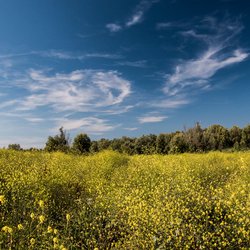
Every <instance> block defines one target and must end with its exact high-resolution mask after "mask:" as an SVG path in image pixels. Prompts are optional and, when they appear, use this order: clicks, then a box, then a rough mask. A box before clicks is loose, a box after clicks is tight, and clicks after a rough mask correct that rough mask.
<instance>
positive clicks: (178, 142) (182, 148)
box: [169, 132, 188, 154]
mask: <svg viewBox="0 0 250 250" xmlns="http://www.w3.org/2000/svg"><path fill="white" fill-rule="evenodd" d="M187 150H188V144H187V141H186V138H185V135H184V133H183V132H178V133H176V134H175V135H174V136H173V137H172V139H171V141H170V151H169V152H170V153H173V154H176V153H184V152H187Z"/></svg>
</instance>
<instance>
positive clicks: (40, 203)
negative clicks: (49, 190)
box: [38, 200, 44, 208]
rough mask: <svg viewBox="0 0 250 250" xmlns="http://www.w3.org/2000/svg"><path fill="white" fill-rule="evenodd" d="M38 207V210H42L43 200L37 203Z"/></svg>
mask: <svg viewBox="0 0 250 250" xmlns="http://www.w3.org/2000/svg"><path fill="white" fill-rule="evenodd" d="M38 205H39V207H40V208H43V207H44V201H43V200H40V201H38Z"/></svg>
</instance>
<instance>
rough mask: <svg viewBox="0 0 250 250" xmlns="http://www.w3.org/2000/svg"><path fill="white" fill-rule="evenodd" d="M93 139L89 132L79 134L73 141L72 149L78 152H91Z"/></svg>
mask: <svg viewBox="0 0 250 250" xmlns="http://www.w3.org/2000/svg"><path fill="white" fill-rule="evenodd" d="M90 146H91V140H90V138H89V137H88V135H87V134H78V135H77V136H76V137H75V138H74V141H73V145H72V150H73V152H75V153H77V154H85V153H89V151H90Z"/></svg>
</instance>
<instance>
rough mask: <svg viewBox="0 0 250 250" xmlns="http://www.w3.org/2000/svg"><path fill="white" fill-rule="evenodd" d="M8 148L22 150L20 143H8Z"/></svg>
mask: <svg viewBox="0 0 250 250" xmlns="http://www.w3.org/2000/svg"><path fill="white" fill-rule="evenodd" d="M8 149H11V150H18V151H20V150H22V148H21V146H20V144H9V145H8Z"/></svg>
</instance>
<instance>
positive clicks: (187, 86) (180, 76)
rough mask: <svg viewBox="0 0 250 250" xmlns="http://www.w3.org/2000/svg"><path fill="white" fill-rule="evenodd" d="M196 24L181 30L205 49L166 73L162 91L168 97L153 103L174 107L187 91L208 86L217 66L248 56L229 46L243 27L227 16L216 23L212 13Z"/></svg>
mask: <svg viewBox="0 0 250 250" xmlns="http://www.w3.org/2000/svg"><path fill="white" fill-rule="evenodd" d="M196 27H197V30H194V29H191V30H190V29H189V30H187V31H183V32H181V33H180V34H181V35H182V36H185V37H187V38H192V39H195V40H196V41H198V42H201V43H203V44H205V45H206V49H205V50H204V51H203V52H202V53H200V54H199V55H198V56H197V57H196V58H193V59H189V60H182V61H181V62H180V63H178V64H177V65H176V66H175V69H174V72H173V73H172V74H169V75H167V76H166V83H165V86H164V88H163V91H164V93H165V94H166V98H167V99H166V101H162V102H160V103H158V104H156V105H158V107H160V106H162V107H164V108H166V107H167V108H171V107H173V108H175V107H178V106H182V105H184V104H187V103H189V102H190V98H189V97H190V95H192V94H197V93H199V92H201V91H204V90H209V89H211V82H212V79H213V77H214V76H215V74H216V73H217V72H218V71H219V70H221V69H224V68H226V67H229V66H232V65H234V64H237V63H240V62H243V61H244V60H246V59H247V57H248V56H249V54H248V53H247V52H245V51H244V50H243V49H240V48H237V47H236V46H235V47H236V48H234V49H232V48H233V45H234V38H235V36H236V35H237V34H239V33H240V31H241V30H242V26H241V25H240V23H238V22H230V21H229V20H226V21H224V22H222V23H219V22H218V21H217V20H216V19H215V18H213V17H206V18H204V19H203V20H202V21H201V22H200V24H199V25H196ZM204 30H206V32H204Z"/></svg>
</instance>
